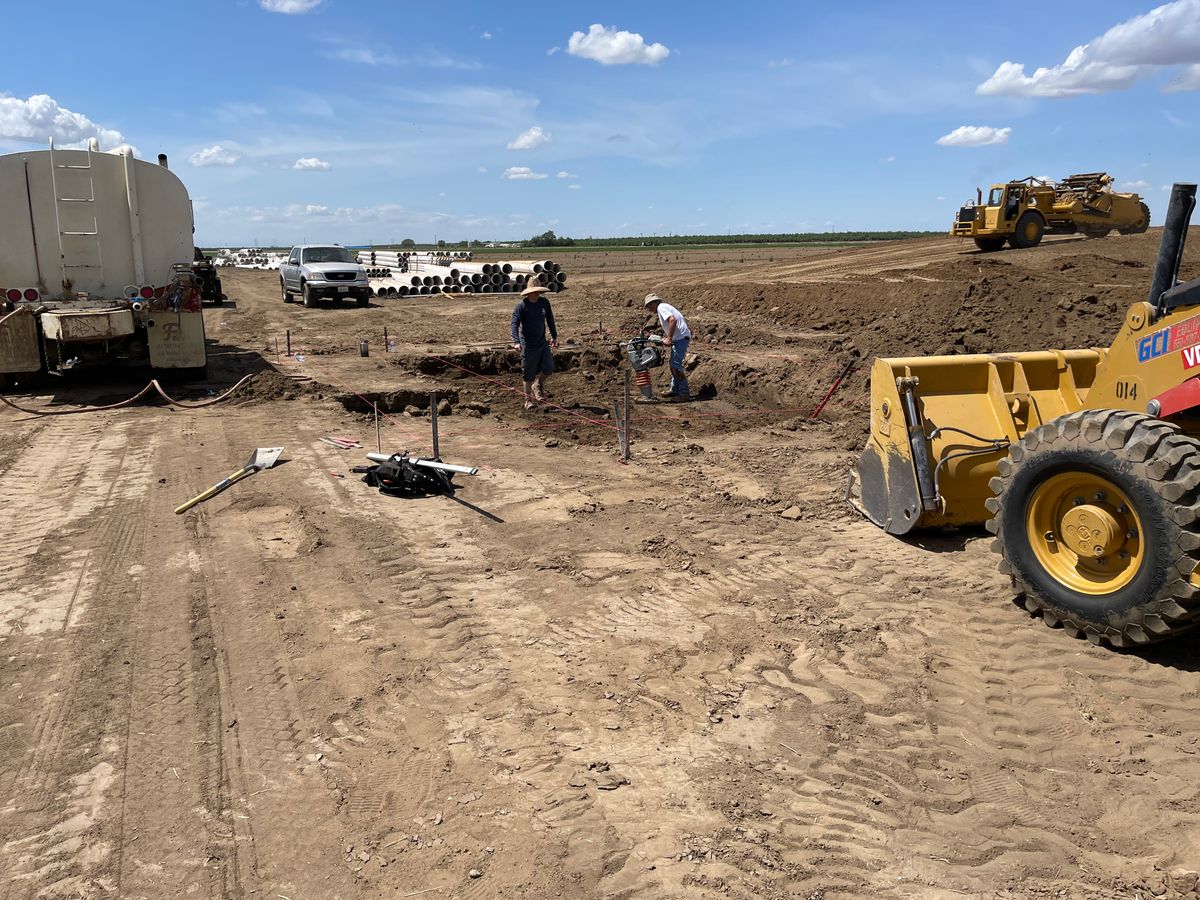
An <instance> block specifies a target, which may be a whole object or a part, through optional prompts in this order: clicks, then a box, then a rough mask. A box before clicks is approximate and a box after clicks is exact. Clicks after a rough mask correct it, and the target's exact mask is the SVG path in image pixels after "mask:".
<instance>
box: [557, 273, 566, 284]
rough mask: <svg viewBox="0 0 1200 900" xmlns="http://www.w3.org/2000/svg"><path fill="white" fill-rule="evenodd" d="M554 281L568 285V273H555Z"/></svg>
mask: <svg viewBox="0 0 1200 900" xmlns="http://www.w3.org/2000/svg"><path fill="white" fill-rule="evenodd" d="M554 280H555V281H557V282H558V283H559V284H566V283H567V273H566V272H555V273H554Z"/></svg>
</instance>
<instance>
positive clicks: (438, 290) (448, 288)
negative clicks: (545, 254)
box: [358, 250, 567, 297]
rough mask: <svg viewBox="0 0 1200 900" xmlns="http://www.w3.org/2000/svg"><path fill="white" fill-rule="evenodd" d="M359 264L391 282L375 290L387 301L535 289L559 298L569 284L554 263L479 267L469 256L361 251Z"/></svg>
mask: <svg viewBox="0 0 1200 900" xmlns="http://www.w3.org/2000/svg"><path fill="white" fill-rule="evenodd" d="M358 261H359V263H360V264H362V265H363V266H364V267H367V275H368V277H370V278H371V279H372V280H375V279H379V280H382V281H384V282H386V283H385V284H382V285H377V286H376V287H375V290H376V291H377V293H378V296H383V297H403V296H430V295H433V294H443V293H444V294H458V293H463V294H480V293H482V294H509V293H514V292H518V291H521V290H524V288H525V287H526V286H527V285H529V284H540V285H542V286H543V287H545V288H546V289H547V290H549V291H551V292H553V293H558V292H559V291H561V290H563V289H564V288H565V287H566V283H567V276H566V273H565V272H563V271H562V267H561V266H560V265H559V264H558V263H556V262H554V261H553V260H550V259H538V260H533V259H525V260H499V261H496V262H475V261H472V259H471V253H470V251H464V250H452V251H428V250H370V251H361V252H360V253H359V255H358ZM397 276H404V277H401V278H397Z"/></svg>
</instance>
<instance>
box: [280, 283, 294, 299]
mask: <svg viewBox="0 0 1200 900" xmlns="http://www.w3.org/2000/svg"><path fill="white" fill-rule="evenodd" d="M279 292H280V293H281V294H283V302H284V303H291V302H292V292H291V291H289V290H288V289H287V284H286V283H284V280H283V279H282V278H280V279H279Z"/></svg>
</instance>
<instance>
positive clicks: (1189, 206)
mask: <svg viewBox="0 0 1200 900" xmlns="http://www.w3.org/2000/svg"><path fill="white" fill-rule="evenodd" d="M1195 208H1196V185H1194V184H1180V183H1176V184H1174V185H1172V186H1171V203H1170V205H1169V206H1168V207H1167V221H1166V223H1165V224H1164V226H1163V236H1162V243H1160V244H1159V245H1158V262H1156V263H1155V264H1154V280H1153V281H1152V282H1151V283H1150V296H1149V297H1147V298H1146V299H1147V301H1148V302H1149V303H1150V304H1151V305H1152V306H1154V308H1155V309H1156V310H1158V313H1159V315H1162V314H1164V313H1165V312H1166V309H1165V308H1163V304H1162V302H1161V301H1162V295H1163V294H1164V293H1166V292H1167V291H1169V290H1170V289H1171V288H1173V287H1175V283H1176V282H1177V281H1178V280H1179V266H1180V264H1181V263H1182V262H1183V245H1184V244H1185V243H1186V241H1187V231H1188V225H1189V224H1190V223H1191V220H1192V211H1193V210H1194V209H1195Z"/></svg>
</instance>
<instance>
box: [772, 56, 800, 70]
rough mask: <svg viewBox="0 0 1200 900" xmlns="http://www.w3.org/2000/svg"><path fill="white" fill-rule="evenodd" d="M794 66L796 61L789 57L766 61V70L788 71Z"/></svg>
mask: <svg viewBox="0 0 1200 900" xmlns="http://www.w3.org/2000/svg"><path fill="white" fill-rule="evenodd" d="M795 64H796V61H795V60H794V59H792V58H791V57H790V56H785V57H783V58H782V59H771V60H767V68H768V69H790V68H791V67H792V66H794V65H795Z"/></svg>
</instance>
